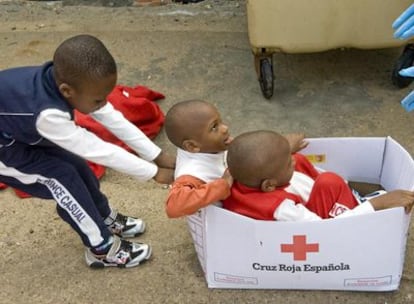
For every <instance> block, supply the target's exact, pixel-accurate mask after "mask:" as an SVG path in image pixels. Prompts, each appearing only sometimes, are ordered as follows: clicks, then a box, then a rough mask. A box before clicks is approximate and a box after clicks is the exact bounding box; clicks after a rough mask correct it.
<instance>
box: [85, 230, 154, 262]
mask: <svg viewBox="0 0 414 304" xmlns="http://www.w3.org/2000/svg"><path fill="white" fill-rule="evenodd" d="M113 239H114V242H113V243H112V246H111V248H110V249H109V251H108V253H107V254H105V255H96V254H94V253H93V252H92V251H91V249H90V248H87V249H86V251H85V259H86V264H88V266H89V267H92V268H104V267H120V268H129V267H134V266H138V265H139V264H140V263H142V262H145V261H146V260H148V259H149V258H150V257H151V253H152V250H151V246H149V245H147V244H143V243H138V242H129V241H126V240H123V239H121V238H119V237H117V236H114V237H113Z"/></svg>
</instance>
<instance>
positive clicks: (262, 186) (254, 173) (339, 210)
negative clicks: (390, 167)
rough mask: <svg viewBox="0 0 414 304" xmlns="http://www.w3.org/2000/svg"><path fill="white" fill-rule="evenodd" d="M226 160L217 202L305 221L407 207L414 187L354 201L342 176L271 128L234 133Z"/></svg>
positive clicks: (262, 215)
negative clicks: (225, 184) (319, 166)
mask: <svg viewBox="0 0 414 304" xmlns="http://www.w3.org/2000/svg"><path fill="white" fill-rule="evenodd" d="M227 162H228V169H229V171H230V173H231V175H232V177H233V178H234V183H233V185H232V188H231V195H230V196H229V197H228V198H227V199H225V200H224V201H223V207H224V208H226V209H228V210H231V211H234V212H236V213H239V214H242V215H245V216H248V217H251V218H255V219H260V220H281V221H306V220H308V221H311V220H320V219H327V218H335V217H343V216H350V215H356V214H364V213H370V212H374V211H375V210H381V209H387V208H392V207H399V206H401V207H405V208H406V210H407V212H408V211H410V210H411V207H412V205H413V202H414V192H411V191H405V190H395V191H392V192H389V193H385V192H384V193H385V194H382V195H379V196H376V197H371V198H369V199H367V200H366V201H365V202H364V203H363V204H360V202H359V201H358V199H357V197H356V196H355V195H354V192H353V191H352V189H351V188H350V187H349V185H348V183H347V181H345V180H344V179H343V178H342V177H340V176H339V175H337V174H335V173H333V172H318V171H317V170H316V168H315V167H314V166H313V165H312V164H311V163H310V162H309V161H308V160H307V159H306V157H305V156H303V155H301V154H299V153H293V154H292V150H291V148H290V146H289V143H288V141H287V140H286V138H285V137H283V136H282V135H280V134H278V133H276V132H273V131H253V132H247V133H244V134H242V135H239V136H238V137H236V138H235V139H234V140H233V141H232V143H231V145H230V146H229V149H228V154H227Z"/></svg>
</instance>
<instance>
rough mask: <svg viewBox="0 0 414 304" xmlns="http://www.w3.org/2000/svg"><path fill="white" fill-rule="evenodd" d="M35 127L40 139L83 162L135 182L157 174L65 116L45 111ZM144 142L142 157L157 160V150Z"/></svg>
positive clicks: (125, 152)
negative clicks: (146, 149) (77, 157)
mask: <svg viewBox="0 0 414 304" xmlns="http://www.w3.org/2000/svg"><path fill="white" fill-rule="evenodd" d="M36 127H37V130H38V132H39V134H40V135H42V136H43V137H44V138H46V139H48V140H50V141H51V142H53V143H55V144H56V145H58V146H60V147H62V148H63V149H65V150H68V151H71V152H72V153H74V154H76V155H79V156H80V157H82V158H84V159H86V160H89V161H92V162H94V163H97V164H100V165H103V166H105V167H109V168H112V169H114V170H117V171H119V172H122V173H126V174H129V175H131V176H133V177H135V178H136V179H138V180H142V181H144V180H150V179H152V178H154V177H155V176H156V175H157V173H159V169H158V168H157V166H156V165H155V164H153V163H151V162H148V161H146V160H144V159H141V158H139V157H137V156H136V155H134V154H132V153H129V152H128V151H126V150H125V149H123V148H121V147H119V146H117V145H114V144H111V143H108V142H105V141H103V140H102V139H100V138H99V137H98V136H96V135H95V134H94V133H92V132H89V131H88V130H86V129H85V128H82V127H79V126H77V125H76V124H75V123H74V121H73V120H72V119H71V117H70V115H69V113H67V112H63V111H60V110H58V109H47V110H45V111H43V112H42V113H41V114H40V115H39V117H38V119H37V122H36ZM144 140H145V139H144ZM146 140H148V141H149V142H150V143H151V144H150V145H149V146H150V148H149V149H148V151H147V152H148V153H147V154H146V156H147V157H148V158H151V157H150V155H153V156H154V157H157V156H158V155H159V154H160V152H161V149H160V148H158V147H157V146H156V145H155V144H152V142H151V141H150V140H149V139H148V138H147V139H146ZM146 140H145V141H146ZM151 151H152V152H151Z"/></svg>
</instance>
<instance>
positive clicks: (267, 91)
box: [259, 58, 273, 99]
mask: <svg viewBox="0 0 414 304" xmlns="http://www.w3.org/2000/svg"><path fill="white" fill-rule="evenodd" d="M259 82H260V88H261V89H262V93H263V96H264V97H265V98H267V99H270V98H271V97H272V96H273V67H272V62H271V59H270V58H263V59H261V60H260V76H259Z"/></svg>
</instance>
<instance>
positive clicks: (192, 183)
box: [165, 175, 230, 218]
mask: <svg viewBox="0 0 414 304" xmlns="http://www.w3.org/2000/svg"><path fill="white" fill-rule="evenodd" d="M229 195H230V186H229V184H228V183H227V181H226V180H225V179H223V178H219V179H217V180H215V181H212V182H209V183H205V182H204V181H202V180H200V179H198V178H195V177H193V176H190V175H183V176H180V177H179V178H178V179H176V180H175V181H174V183H173V184H172V188H171V189H170V191H169V193H168V197H167V202H166V206H165V209H166V212H167V216H168V217H170V218H177V217H181V216H184V215H190V214H193V213H194V212H196V211H197V210H198V209H200V208H203V207H206V206H207V205H209V204H212V203H215V202H218V201H221V200H224V199H225V198H227V197H228V196H229Z"/></svg>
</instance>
